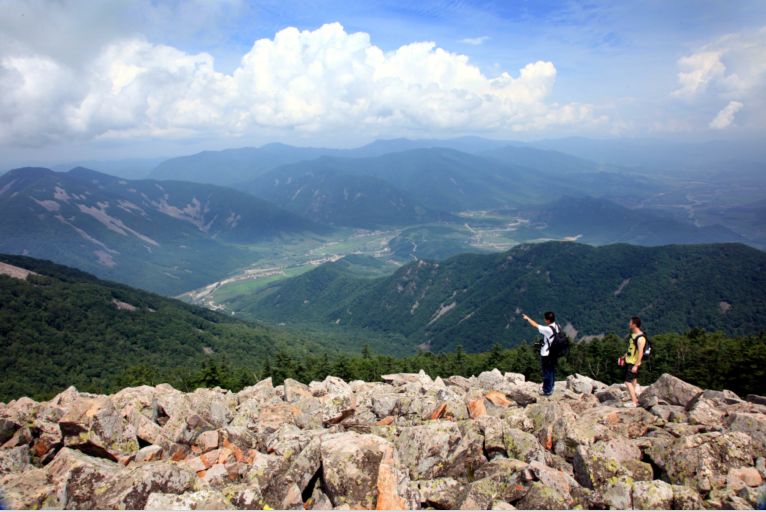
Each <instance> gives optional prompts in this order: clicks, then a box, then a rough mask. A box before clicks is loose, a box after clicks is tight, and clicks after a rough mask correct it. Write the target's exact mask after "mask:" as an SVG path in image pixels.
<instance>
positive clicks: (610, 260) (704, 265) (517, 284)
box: [226, 242, 766, 352]
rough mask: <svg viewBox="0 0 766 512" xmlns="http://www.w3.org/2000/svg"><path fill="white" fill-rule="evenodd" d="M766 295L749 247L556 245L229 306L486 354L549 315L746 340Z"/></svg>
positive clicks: (283, 285)
mask: <svg viewBox="0 0 766 512" xmlns="http://www.w3.org/2000/svg"><path fill="white" fill-rule="evenodd" d="M764 290H766V253H763V252H761V251H758V250H756V249H753V248H751V247H747V246H744V245H740V244H708V245H670V246H663V247H637V246H632V245H625V244H616V245H609V246H603V247H592V246H589V245H584V244H577V243H567V242H547V243H539V244H522V245H518V246H516V247H514V248H512V249H511V250H509V251H507V252H503V253H494V254H462V255H459V256H455V257H453V258H450V259H448V260H446V261H440V262H436V261H427V260H419V261H416V262H413V263H410V264H408V265H405V266H404V267H402V268H400V269H399V270H397V271H396V272H395V273H394V274H393V275H391V276H387V277H382V278H378V279H365V278H364V277H360V276H357V275H352V274H351V273H349V272H348V271H347V270H346V268H345V266H344V264H343V262H342V261H339V262H335V263H330V264H325V265H322V266H320V267H318V268H317V269H315V270H312V271H311V272H307V273H305V274H302V275H300V276H297V277H294V278H291V279H287V280H284V281H281V282H278V283H275V284H273V285H272V286H269V287H267V288H265V289H263V290H260V291H258V292H256V293H253V294H248V295H243V296H240V297H235V298H234V299H232V300H231V301H230V302H228V303H227V304H226V306H227V308H230V309H231V310H232V311H236V312H237V314H241V315H243V316H245V317H247V318H250V319H253V320H262V321H267V322H286V323H287V324H288V325H291V324H304V325H305V324H310V323H313V324H314V325H322V326H325V327H326V328H328V329H329V328H331V327H333V326H336V325H337V326H338V328H346V327H349V326H351V327H357V328H365V329H369V330H372V331H378V332H383V333H387V334H389V335H394V334H395V335H398V336H401V337H403V338H405V339H407V340H408V341H409V342H410V346H411V347H412V348H413V349H414V348H415V347H417V346H419V345H421V344H425V345H426V346H428V347H429V348H430V349H431V350H432V351H434V352H442V351H449V350H454V349H455V348H456V346H457V345H458V344H460V345H462V346H463V348H464V349H465V350H466V351H467V352H482V351H486V350H489V349H490V348H491V347H492V345H493V344H494V343H501V344H503V345H506V346H511V345H513V344H515V343H518V342H519V340H523V339H525V337H527V336H529V334H530V330H529V326H527V325H526V323H525V322H523V321H522V320H521V316H520V313H522V312H525V313H528V314H529V315H531V316H533V317H537V318H538V319H540V317H541V316H542V313H543V312H544V311H546V310H552V311H555V312H556V315H557V318H558V319H559V321H560V323H561V325H562V326H565V325H567V324H569V325H570V329H569V330H568V332H569V333H571V334H573V335H574V334H575V333H574V331H576V337H578V338H582V337H586V336H589V335H599V334H604V333H609V332H620V331H621V330H622V329H623V328H624V327H625V325H626V323H627V319H628V318H630V317H631V316H632V315H636V314H637V315H640V316H641V317H642V318H643V319H644V320H645V321H646V325H648V326H651V329H652V330H653V331H654V332H685V331H688V330H690V329H693V328H701V329H705V330H707V331H722V332H725V333H727V334H729V335H746V334H750V333H753V332H758V331H760V330H762V329H764V328H766V293H765V292H764ZM373 348H376V347H373ZM379 351H380V352H383V351H382V350H379Z"/></svg>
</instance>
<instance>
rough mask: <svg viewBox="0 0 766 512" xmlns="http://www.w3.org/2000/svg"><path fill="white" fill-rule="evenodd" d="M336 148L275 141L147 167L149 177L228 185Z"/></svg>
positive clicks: (167, 161) (172, 160) (185, 157)
mask: <svg viewBox="0 0 766 512" xmlns="http://www.w3.org/2000/svg"><path fill="white" fill-rule="evenodd" d="M337 151H338V150H335V149H322V148H301V147H296V146H288V145H285V144H276V143H275V144H267V145H265V146H261V147H259V148H252V147H248V148H236V149H225V150H222V151H202V152H201V153H197V154H194V155H188V156H181V157H177V158H171V159H169V160H165V161H164V162H161V163H160V164H159V165H157V167H155V168H154V169H153V170H152V171H151V173H150V174H149V178H152V179H156V180H182V181H192V182H196V183H209V184H213V185H232V184H234V183H240V182H243V181H248V180H251V179H254V178H256V177H257V176H260V175H261V174H264V173H266V172H268V171H270V170H272V169H274V168H276V167H279V166H280V165H285V164H290V163H294V162H300V161H301V160H310V159H313V158H318V157H320V156H322V155H326V154H334V153H336V152H337Z"/></svg>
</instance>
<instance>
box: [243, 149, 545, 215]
mask: <svg viewBox="0 0 766 512" xmlns="http://www.w3.org/2000/svg"><path fill="white" fill-rule="evenodd" d="M327 173H334V174H336V175H340V176H343V177H349V176H366V177H371V178H376V179H378V180H383V181H385V182H386V183H388V184H389V185H390V186H393V187H395V188H396V189H398V190H400V191H402V192H403V193H405V194H406V195H407V196H408V197H409V198H411V199H412V200H413V201H415V202H417V203H418V204H419V205H421V206H422V207H423V208H427V209H430V210H434V211H441V212H457V211H461V210H470V209H474V210H476V209H486V208H491V207H501V206H506V205H509V204H519V203H524V202H529V201H534V200H537V199H539V198H540V197H542V196H544V195H545V192H544V190H541V189H542V188H543V183H544V179H542V178H541V177H540V175H539V173H536V172H534V171H532V172H530V170H529V169H526V168H519V167H514V166H509V165H506V164H502V163H499V162H497V161H495V160H491V159H487V158H482V157H479V156H475V155H470V154H468V153H462V152H460V151H455V150H452V149H445V148H427V149H412V150H409V151H402V152H398V153H387V154H385V155H382V156H376V157H369V158H333V157H322V158H319V159H316V160H310V161H305V162H299V163H296V164H291V165H286V166H282V167H280V168H277V169H275V170H273V171H271V172H269V173H268V174H265V175H263V176H261V177H260V178H258V179H257V180H254V181H253V182H251V183H247V184H244V185H241V187H240V188H241V189H243V190H246V191H248V192H250V193H252V194H254V195H257V196H258V197H261V198H264V199H267V200H270V201H274V202H276V203H277V204H279V205H281V206H284V207H287V203H285V202H280V201H281V199H280V198H283V197H284V196H285V194H284V193H276V197H274V195H273V194H275V188H278V187H277V184H284V183H288V182H291V180H296V179H299V178H300V177H303V176H307V175H309V176H311V175H320V176H322V175H325V174H327ZM341 179H343V178H341ZM552 188H555V187H552ZM296 190H297V189H296Z"/></svg>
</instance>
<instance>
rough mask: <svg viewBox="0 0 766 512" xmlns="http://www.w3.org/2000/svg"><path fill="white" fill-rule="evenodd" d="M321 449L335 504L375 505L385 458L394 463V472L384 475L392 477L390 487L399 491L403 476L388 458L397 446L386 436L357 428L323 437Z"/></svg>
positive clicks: (325, 480) (326, 478)
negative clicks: (370, 433)
mask: <svg viewBox="0 0 766 512" xmlns="http://www.w3.org/2000/svg"><path fill="white" fill-rule="evenodd" d="M320 450H321V456H322V467H323V480H324V484H325V489H326V491H327V495H328V497H329V498H330V501H331V502H332V503H333V505H334V506H338V505H348V506H349V507H351V508H357V509H358V508H367V509H370V508H374V507H375V506H376V505H377V501H378V497H379V476H380V472H381V466H382V464H383V463H384V462H385V463H387V464H389V465H390V466H392V467H391V468H390V469H391V471H392V473H391V474H386V475H384V478H387V479H388V480H389V481H388V482H386V483H385V484H386V485H389V487H387V488H386V490H387V491H388V492H391V493H396V494H398V492H399V489H398V484H399V479H400V477H399V476H398V475H397V474H396V468H395V467H393V466H395V463H394V462H393V460H391V461H386V460H385V459H386V457H387V455H389V454H392V453H393V446H392V445H391V443H389V442H388V441H386V440H385V439H383V438H381V437H378V436H373V435H364V434H362V435H360V434H356V433H353V432H345V433H339V434H329V435H327V436H323V437H322V441H321V447H320ZM389 456H390V455H389ZM388 498H390V499H394V500H396V497H392V496H389V497H388Z"/></svg>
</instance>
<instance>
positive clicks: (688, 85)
mask: <svg viewBox="0 0 766 512" xmlns="http://www.w3.org/2000/svg"><path fill="white" fill-rule="evenodd" d="M678 65H679V66H680V67H681V68H682V69H684V70H685V71H682V72H680V73H678V82H679V84H680V85H681V87H680V88H678V89H676V90H675V91H674V92H673V94H674V95H675V96H694V95H695V94H698V93H700V92H704V91H705V89H707V87H708V84H709V83H710V82H711V80H713V79H715V78H719V77H722V76H724V73H725V71H726V66H724V65H723V63H722V62H721V52H720V51H716V52H712V51H711V52H700V53H695V54H693V55H689V56H688V57H682V58H681V59H680V60H679V61H678Z"/></svg>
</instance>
